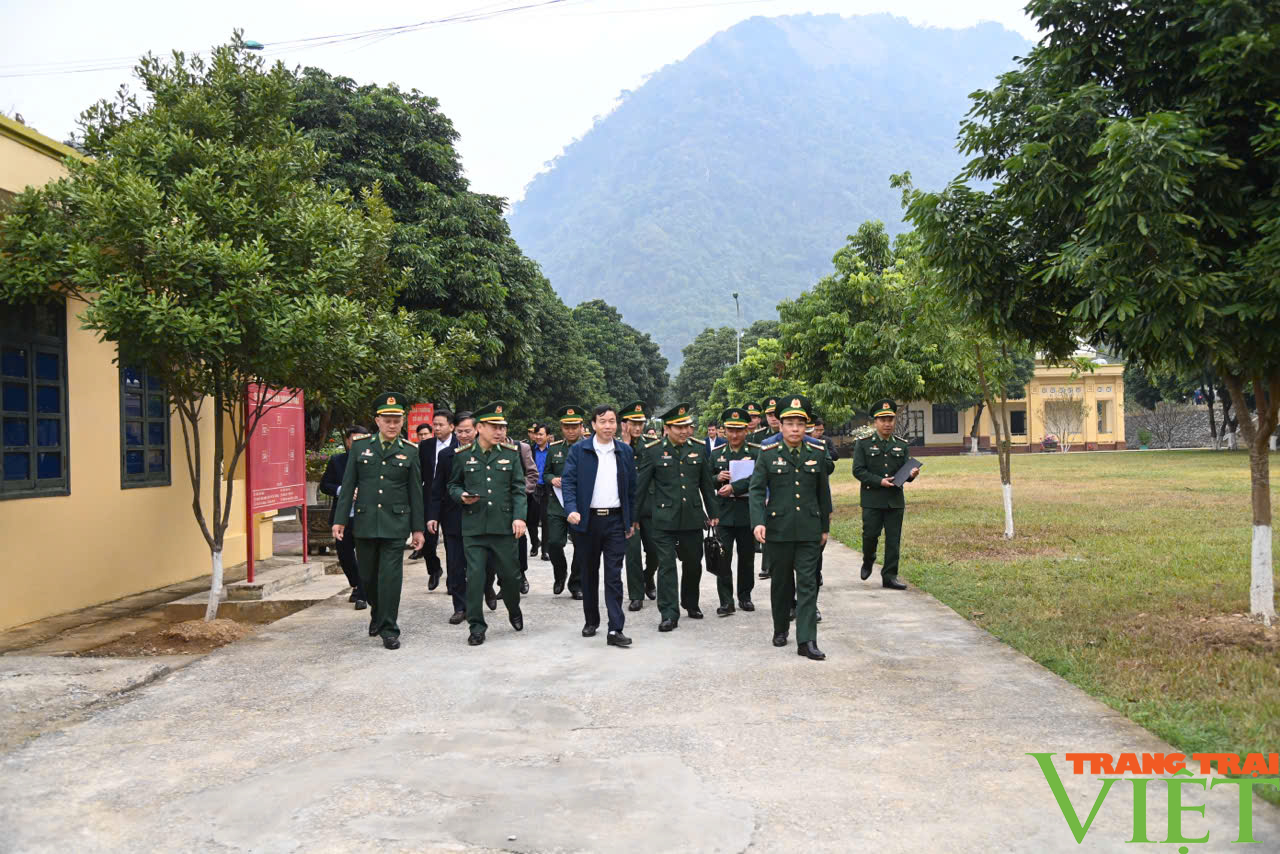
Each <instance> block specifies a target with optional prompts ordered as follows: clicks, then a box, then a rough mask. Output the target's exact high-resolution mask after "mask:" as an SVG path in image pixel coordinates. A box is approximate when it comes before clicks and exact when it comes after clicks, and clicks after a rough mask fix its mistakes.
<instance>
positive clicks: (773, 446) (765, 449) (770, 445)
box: [760, 442, 782, 451]
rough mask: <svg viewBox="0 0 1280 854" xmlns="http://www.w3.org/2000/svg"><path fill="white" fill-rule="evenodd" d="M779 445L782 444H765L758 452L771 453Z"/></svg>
mask: <svg viewBox="0 0 1280 854" xmlns="http://www.w3.org/2000/svg"><path fill="white" fill-rule="evenodd" d="M781 444H782V443H781V442H769V443H767V444H763V445H761V446H760V450H762V451H772V450H773V449H774V448H776V447H778V446H779V445H781Z"/></svg>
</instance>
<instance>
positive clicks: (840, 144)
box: [509, 15, 1029, 364]
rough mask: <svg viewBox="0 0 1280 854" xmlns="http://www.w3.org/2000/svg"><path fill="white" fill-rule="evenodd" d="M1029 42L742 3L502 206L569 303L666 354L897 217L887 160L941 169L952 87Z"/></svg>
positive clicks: (946, 158) (917, 177) (976, 84)
mask: <svg viewBox="0 0 1280 854" xmlns="http://www.w3.org/2000/svg"><path fill="white" fill-rule="evenodd" d="M1028 48H1029V43H1028V42H1026V41H1025V40H1024V39H1023V38H1022V37H1021V36H1019V35H1017V34H1015V33H1013V32H1010V31H1008V30H1005V29H1004V28H1002V27H1001V26H999V25H997V24H982V25H979V26H976V27H972V28H969V29H965V30H942V29H926V28H920V27H913V26H912V25H911V24H909V23H908V22H907V21H906V20H904V19H901V18H895V17H892V16H889V15H871V16H863V17H851V18H842V17H840V16H838V15H800V16H790V17H781V18H752V19H750V20H748V21H744V22H742V23H740V24H738V25H737V26H734V27H732V28H731V29H729V30H726V31H725V32H723V33H719V34H717V35H716V36H715V37H713V38H712V39H710V40H709V41H708V42H707V43H706V44H704V45H702V46H701V47H699V48H698V49H696V50H695V51H694V52H693V53H691V54H690V55H689V56H688V57H687V58H686V59H684V60H682V61H680V62H677V63H674V64H672V65H669V66H667V67H665V68H663V69H662V70H660V71H658V72H657V73H655V74H654V75H653V76H652V77H650V78H649V79H648V80H647V81H646V82H645V83H644V85H643V86H641V87H640V88H639V89H637V90H635V91H633V92H628V93H624V97H623V99H622V101H621V103H620V104H619V106H618V108H617V109H616V110H614V111H613V112H612V113H610V114H609V115H608V116H606V117H604V118H602V119H601V120H599V121H598V122H597V123H596V125H595V126H594V127H593V128H592V129H591V130H590V131H589V132H588V133H587V134H586V135H585V136H584V137H583V138H582V139H581V140H578V141H576V142H574V143H573V144H572V145H570V146H568V147H567V148H566V149H565V151H564V153H563V154H562V155H561V156H560V157H558V158H557V159H556V160H555V162H554V164H553V165H552V168H551V169H550V170H549V171H547V172H544V173H542V174H540V175H538V176H537V177H536V178H535V179H534V180H533V182H532V183H531V184H530V185H529V187H528V191H527V193H526V196H525V198H524V200H523V201H521V202H520V203H519V204H518V205H516V207H515V209H514V210H513V211H512V213H511V215H510V217H509V221H510V223H511V227H512V233H513V236H514V237H515V238H516V239H517V240H518V241H519V243H520V246H521V247H522V249H523V250H524V251H525V252H526V253H527V254H528V255H529V256H530V257H532V258H534V259H535V260H536V261H538V262H539V263H540V264H541V265H542V269H543V271H544V272H545V273H546V274H547V276H548V277H549V278H550V280H551V283H552V285H553V286H554V287H555V289H556V290H557V292H559V293H560V295H561V296H562V297H563V299H564V301H565V302H566V303H568V304H570V305H574V304H576V303H578V302H581V301H583V300H588V299H594V298H601V299H604V300H606V301H608V302H609V303H610V304H612V305H615V306H617V307H618V308H619V309H620V310H621V312H622V315H623V317H624V318H625V319H626V321H627V322H628V323H630V324H632V325H633V326H636V327H637V328H639V329H642V330H645V331H647V332H649V333H651V334H652V335H653V337H654V339H655V340H656V341H657V342H658V344H659V345H660V346H661V347H662V350H663V353H664V354H665V355H666V356H667V357H668V358H669V359H670V360H671V362H672V363H673V364H678V363H679V361H680V350H681V348H682V347H684V346H685V345H686V344H688V343H689V342H690V341H691V340H692V339H693V337H694V336H695V335H697V333H698V332H700V331H701V330H702V329H703V328H705V327H708V326H712V327H718V326H722V325H734V324H735V314H734V303H733V297H732V293H733V292H734V291H737V292H739V294H740V297H741V300H742V310H743V325H744V326H745V325H748V324H750V323H751V322H752V321H753V320H756V319H760V318H767V317H774V316H775V312H774V307H775V305H776V304H777V303H778V301H779V300H780V299H782V298H783V297H788V296H793V295H795V294H797V293H799V292H800V291H801V290H803V289H805V288H806V287H808V286H809V285H812V284H813V282H814V281H816V279H817V278H818V276H819V275H821V274H823V273H825V272H828V271H829V270H830V268H831V256H832V255H833V254H834V253H835V251H836V250H837V249H839V248H840V247H841V246H842V245H844V242H845V237H846V235H848V234H850V233H852V232H853V231H855V230H856V229H857V227H858V225H859V224H860V223H861V222H863V221H864V220H868V219H880V220H883V221H884V222H885V223H886V225H887V226H888V228H889V230H890V232H892V233H897V232H898V231H900V230H902V225H901V211H900V207H899V194H898V193H897V192H896V191H894V190H893V189H891V188H890V187H889V176H890V175H891V174H893V173H896V172H902V171H904V170H910V171H911V173H912V176H913V179H914V182H915V185H916V186H917V187H922V188H936V187H940V186H942V185H943V184H944V183H945V182H946V181H947V180H949V179H950V178H951V177H952V176H953V175H955V174H956V172H957V171H958V169H959V167H960V166H961V165H962V163H963V159H962V158H961V156H960V155H959V154H958V153H957V152H956V151H955V139H956V132H957V129H958V126H959V122H960V120H961V118H962V117H963V116H964V114H965V112H966V111H967V109H968V100H967V96H968V94H969V93H970V92H972V91H973V90H975V89H978V88H984V87H988V86H990V85H992V84H993V83H994V81H995V78H996V75H997V74H999V73H1000V72H1002V71H1004V70H1006V69H1008V68H1010V67H1012V65H1013V57H1014V56H1016V55H1019V54H1021V53H1023V52H1025V51H1026V50H1027V49H1028Z"/></svg>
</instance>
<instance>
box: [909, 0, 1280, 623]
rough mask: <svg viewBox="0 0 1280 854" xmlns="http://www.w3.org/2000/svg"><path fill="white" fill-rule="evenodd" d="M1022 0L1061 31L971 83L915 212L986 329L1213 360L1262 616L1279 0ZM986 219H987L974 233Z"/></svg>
mask: <svg viewBox="0 0 1280 854" xmlns="http://www.w3.org/2000/svg"><path fill="white" fill-rule="evenodd" d="M1028 13H1029V14H1030V15H1032V17H1033V18H1036V20H1037V23H1038V24H1039V26H1041V28H1042V29H1044V31H1046V32H1050V33H1052V35H1051V36H1048V37H1046V38H1044V40H1043V41H1042V42H1041V44H1039V45H1038V46H1037V47H1036V49H1034V50H1033V51H1030V54H1029V55H1028V56H1027V58H1024V59H1023V60H1021V61H1020V68H1018V69H1016V70H1012V72H1010V73H1007V74H1005V76H1002V77H1001V78H1000V83H998V86H996V87H995V88H992V90H989V91H982V92H977V93H975V95H974V102H973V110H972V113H970V118H969V120H968V122H966V123H965V124H964V127H963V131H961V141H960V147H961V150H963V151H964V152H965V154H969V155H973V160H972V161H970V164H969V166H968V168H966V169H965V170H964V172H963V173H961V174H960V175H959V178H956V181H955V182H952V184H950V186H948V187H947V188H946V189H945V191H943V192H941V193H925V195H922V196H919V197H916V198H915V200H914V202H913V205H911V209H910V211H909V219H911V220H913V222H914V223H915V224H916V228H918V229H919V230H920V232H922V234H924V245H925V255H927V256H928V259H929V261H931V262H932V264H936V265H937V266H938V268H941V269H942V270H945V274H946V280H947V283H948V284H950V286H951V287H954V288H955V291H956V293H957V294H960V296H961V298H963V300H965V301H966V302H968V303H969V305H972V306H973V307H974V309H975V314H978V315H979V316H982V318H983V319H984V320H986V321H988V323H989V324H991V326H992V328H995V329H1000V330H1004V332H1006V333H1009V334H1016V335H1020V337H1024V338H1027V339H1029V341H1032V342H1034V343H1036V344H1037V346H1039V347H1042V348H1044V350H1046V351H1048V352H1050V353H1051V355H1064V353H1065V352H1066V351H1068V350H1069V348H1070V347H1071V346H1073V342H1074V341H1075V338H1076V335H1083V337H1084V338H1085V339H1088V341H1089V342H1091V343H1094V344H1100V346H1106V347H1108V348H1111V350H1114V351H1116V352H1119V353H1121V355H1124V356H1125V357H1126V359H1129V360H1130V361H1140V362H1143V364H1148V365H1160V366H1164V367H1167V369H1172V370H1183V369H1197V367H1198V366H1199V365H1202V364H1204V362H1208V364H1211V365H1212V366H1213V369H1215V370H1216V371H1217V374H1219V375H1220V376H1221V378H1222V382H1224V384H1225V385H1226V388H1228V392H1229V394H1230V397H1231V399H1233V402H1234V406H1235V410H1236V414H1238V416H1239V423H1240V429H1242V431H1243V434H1244V439H1245V443H1247V444H1248V448H1249V469H1251V481H1252V510H1253V549H1252V556H1253V558H1252V572H1251V575H1252V580H1251V585H1249V600H1251V609H1252V611H1253V612H1254V613H1257V615H1262V616H1263V617H1265V618H1267V620H1270V618H1272V617H1274V616H1275V583H1274V574H1272V557H1271V490H1270V461H1268V455H1267V439H1268V437H1270V434H1271V433H1272V430H1275V428H1276V421H1277V415H1280V335H1276V334H1275V326H1276V323H1277V319H1280V193H1277V192H1276V187H1277V179H1280V105H1277V102H1276V92H1280V40H1277V38H1276V32H1280V6H1277V5H1276V4H1274V3H1266V1H1263V0H1239V1H1236V3H1196V4H1187V3H1176V1H1172V0H1164V1H1156V3H1149V4H1144V5H1143V9H1142V14H1140V15H1139V14H1134V12H1133V8H1132V5H1130V4H1124V3H1119V1H1114V3H1096V4H1087V5H1082V4H1079V3H1074V1H1069V0H1032V3H1030V4H1029V5H1028ZM970 181H973V182H993V183H992V188H991V189H989V191H975V189H973V188H970V187H969V184H968V182H970ZM977 223H982V229H980V230H983V232H984V238H983V239H979V241H977V242H969V243H965V239H966V236H972V234H973V232H974V230H975V229H974V224H977ZM1249 385H1252V389H1253V393H1254V397H1256V399H1257V406H1258V408H1257V414H1256V415H1252V414H1251V412H1249V411H1248V407H1247V401H1245V394H1247V391H1248V387H1249Z"/></svg>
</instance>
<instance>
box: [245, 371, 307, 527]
mask: <svg viewBox="0 0 1280 854" xmlns="http://www.w3.org/2000/svg"><path fill="white" fill-rule="evenodd" d="M259 402H261V403H262V405H263V408H267V409H268V411H267V413H266V414H265V415H263V416H262V419H261V420H260V421H259V422H258V426H257V429H255V430H254V431H253V433H252V434H250V436H249V447H248V449H247V450H246V452H245V453H246V456H247V458H248V461H249V472H248V476H249V480H248V483H247V484H246V487H247V489H248V491H249V512H250V513H262V512H264V511H266V510H279V509H280V508H282V507H297V506H299V505H304V504H306V503H307V449H306V441H307V438H306V430H305V418H306V414H305V412H304V410H303V406H302V392H301V391H298V392H292V391H274V390H271V389H264V388H261V387H259V386H250V387H249V411H250V412H253V411H254V408H255V407H256V406H257V405H258V403H259Z"/></svg>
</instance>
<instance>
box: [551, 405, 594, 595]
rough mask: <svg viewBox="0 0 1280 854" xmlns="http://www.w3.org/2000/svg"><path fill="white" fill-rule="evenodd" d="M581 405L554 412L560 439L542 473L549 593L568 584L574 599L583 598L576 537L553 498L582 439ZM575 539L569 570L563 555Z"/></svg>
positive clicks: (556, 500)
mask: <svg viewBox="0 0 1280 854" xmlns="http://www.w3.org/2000/svg"><path fill="white" fill-rule="evenodd" d="M586 411H587V410H586V409H584V408H583V407H581V406H574V405H569V406H563V407H561V408H560V411H559V412H558V413H556V417H557V418H559V420H560V438H559V439H556V440H555V441H554V442H552V443H551V444H550V445H548V446H547V465H546V470H545V471H544V472H543V475H542V477H543V480H545V481H546V482H547V483H549V484H551V487H552V489H551V494H550V495H549V496H548V497H547V530H546V534H545V535H544V537H543V543H544V544H545V545H546V547H547V554H548V555H549V556H550V558H551V571H552V574H553V578H554V584H553V586H552V588H551V592H552V593H554V594H555V595H556V596H559V595H560V594H561V593H563V592H564V586H565V581H566V580H567V581H568V583H569V593H570V595H571V596H573V598H574V599H581V598H582V573H581V572H580V571H579V570H578V551H579V549H578V547H577V537H576V535H575V534H574V533H573V532H572V531H570V530H569V523H568V522H567V521H566V520H565V517H566V515H567V514H566V513H565V510H564V505H563V504H562V503H560V499H558V498H556V492H555V491H556V490H557V489H560V488H561V486H560V477H561V476H562V475H563V474H564V461H565V460H566V459H567V458H568V456H569V449H570V448H572V447H573V445H574V443H575V442H577V441H578V440H579V439H581V438H582V425H583V421H584V418H585V416H584V413H585V412H586ZM570 537H573V539H574V548H573V566H572V568H570V566H569V562H568V560H566V558H565V556H564V547H565V544H566V543H568V542H569V538H570Z"/></svg>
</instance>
